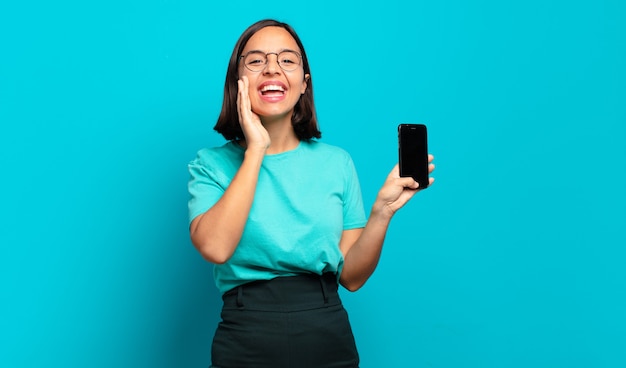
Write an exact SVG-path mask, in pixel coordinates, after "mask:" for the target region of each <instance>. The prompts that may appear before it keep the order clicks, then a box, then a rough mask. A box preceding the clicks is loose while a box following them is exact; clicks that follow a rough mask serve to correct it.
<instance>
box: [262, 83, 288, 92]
mask: <svg viewBox="0 0 626 368" xmlns="http://www.w3.org/2000/svg"><path fill="white" fill-rule="evenodd" d="M267 91H280V92H285V89H284V88H283V87H281V86H276V85H267V86H264V87H263V88H261V92H267Z"/></svg>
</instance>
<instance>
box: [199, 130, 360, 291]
mask: <svg viewBox="0 0 626 368" xmlns="http://www.w3.org/2000/svg"><path fill="white" fill-rule="evenodd" d="M243 157H244V149H243V148H241V147H240V146H239V145H238V144H237V143H235V142H228V143H226V144H225V145H223V146H221V147H216V148H207V149H202V150H200V151H199V152H198V156H197V157H196V159H195V160H193V161H192V162H190V163H189V172H190V174H191V178H190V180H189V193H190V196H191V197H190V199H189V221H190V222H191V221H192V220H193V219H194V218H195V217H196V216H198V215H200V214H202V213H204V212H206V211H207V210H208V209H209V208H211V207H212V206H213V205H214V204H215V203H216V202H217V201H218V200H219V199H220V198H221V196H222V194H223V193H224V191H225V190H226V188H227V187H228V185H229V184H230V182H231V180H232V178H233V177H234V176H235V174H236V172H237V170H238V169H239V166H241V163H242V161H243ZM365 223H366V216H365V211H364V209H363V200H362V196H361V188H360V185H359V181H358V178H357V174H356V170H355V168H354V164H353V162H352V159H351V158H350V155H349V154H348V153H347V152H346V151H344V150H342V149H340V148H338V147H334V146H331V145H328V144H325V143H321V142H318V141H309V142H306V141H302V142H300V144H299V145H298V147H297V148H296V149H294V150H291V151H287V152H283V153H279V154H275V155H266V156H265V158H264V159H263V164H262V166H261V171H260V173H259V181H258V184H257V189H256V193H255V197H254V202H253V203H252V208H251V210H250V215H249V217H248V221H247V223H246V226H245V228H244V231H243V235H242V237H241V241H240V243H239V245H238V246H237V249H236V250H235V252H234V254H233V255H232V257H231V258H230V259H229V260H228V261H227V262H226V263H224V264H216V265H215V268H214V277H215V282H216V284H217V287H218V289H219V290H220V292H222V293H224V292H226V291H228V290H230V289H232V288H234V287H236V286H239V285H241V284H244V283H246V282H250V281H256V280H269V279H272V278H275V277H278V276H292V275H297V274H301V273H316V274H322V273H324V272H335V273H337V274H338V275H339V274H340V272H341V268H342V266H343V256H342V254H341V252H340V250H339V241H340V239H341V234H342V231H343V230H348V229H355V228H360V227H363V226H365Z"/></svg>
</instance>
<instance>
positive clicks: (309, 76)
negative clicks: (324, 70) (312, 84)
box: [300, 74, 311, 94]
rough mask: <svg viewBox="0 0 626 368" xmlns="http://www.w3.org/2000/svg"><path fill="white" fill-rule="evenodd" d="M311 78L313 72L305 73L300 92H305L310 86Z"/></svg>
mask: <svg viewBox="0 0 626 368" xmlns="http://www.w3.org/2000/svg"><path fill="white" fill-rule="evenodd" d="M309 79H311V74H305V75H304V80H303V81H302V90H301V91H300V94H304V92H306V88H307V87H308V86H309Z"/></svg>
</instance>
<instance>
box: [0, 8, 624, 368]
mask: <svg viewBox="0 0 626 368" xmlns="http://www.w3.org/2000/svg"><path fill="white" fill-rule="evenodd" d="M265 17H274V18H278V19H279V20H282V21H287V22H289V23H291V24H292V25H293V26H294V27H295V28H296V30H297V31H298V32H299V34H300V36H301V37H302V39H303V42H304V44H305V46H306V48H307V53H308V54H309V57H310V62H311V65H312V72H313V81H314V87H315V93H316V104H317V108H318V113H319V118H320V124H321V128H322V132H323V141H325V142H328V143H331V144H336V145H339V146H342V147H344V148H345V149H347V150H348V151H349V152H350V153H351V154H352V156H353V159H354V161H355V163H356V166H357V169H358V171H359V176H360V179H361V182H362V188H363V193H364V200H365V203H366V205H367V206H370V205H371V204H372V202H373V200H374V198H375V195H376V192H377V190H378V188H379V187H380V185H381V184H382V182H383V180H384V178H385V176H386V174H387V173H388V171H389V170H390V169H391V167H392V166H393V164H394V163H395V160H396V125H397V124H398V123H401V122H408V123H425V124H427V125H428V127H429V129H430V131H429V132H430V148H431V152H432V153H434V154H435V155H436V163H437V165H438V168H437V170H436V174H435V175H434V176H435V177H436V178H437V182H436V185H434V186H433V187H432V188H430V189H428V190H427V191H425V192H422V193H420V194H419V195H418V197H416V198H415V199H414V200H413V201H412V202H410V203H409V204H408V205H407V207H405V208H404V209H403V210H402V211H401V212H400V213H398V215H397V217H396V218H395V219H394V222H393V223H392V225H391V228H390V230H389V233H388V237H387V241H386V244H385V249H384V252H383V257H382V260H381V263H380V265H379V267H378V269H377V271H376V273H375V274H374V275H373V277H372V278H371V279H370V281H369V282H368V283H367V284H366V286H365V287H364V288H363V289H361V290H360V291H358V292H357V293H353V294H351V293H348V292H344V293H343V294H342V295H343V297H344V302H345V304H346V305H347V308H348V310H349V312H350V316H351V320H352V322H353V328H354V331H355V335H356V338H357V343H358V346H359V348H360V352H361V357H362V368H370V367H442V368H444V367H445V368H453V367H455V368H456V367H481V368H485V367H624V366H626V267H625V264H626V262H625V261H626V251H625V246H626V230H625V228H626V194H625V192H626V191H625V190H624V182H625V181H626V128H625V127H626V26H625V25H626V6H625V5H624V3H623V2H622V1H618V0H613V1H609V0H605V1H602V0H600V1H557V0H553V1H539V0H530V1H524V2H521V1H520V2H501V1H494V0H484V1H473V2H466V1H454V0H443V1H437V2H432V1H416V2H408V1H405V2H401V1H393V0H388V1H384V2H371V3H362V2H353V3H349V2H344V3H342V2H338V1H334V2H322V1H320V2H301V3H284V2H250V1H234V2H231V4H225V3H224V2H219V3H217V4H213V3H210V2H208V1H145V0H132V1H120V0H117V1H106V2H105V1H94V2H84V1H67V0H66V1H60V2H44V1H29V2H21V3H18V2H3V4H2V5H0V34H1V35H2V36H1V37H0V46H1V47H0V153H1V156H0V157H1V160H2V162H1V173H2V174H1V175H2V190H1V191H0V204H1V205H0V208H1V209H0V211H2V212H1V214H2V218H1V222H0V227H1V232H0V244H1V248H0V249H1V253H0V282H1V288H2V289H1V295H2V302H1V304H0V365H1V366H3V367H39V366H46V367H203V366H207V365H208V362H209V345H210V340H211V337H212V334H213V330H214V328H215V325H216V323H217V321H218V318H219V316H218V311H219V307H220V299H219V295H218V293H217V290H216V288H215V287H214V285H213V280H212V276H211V269H212V268H211V265H210V264H208V263H206V262H204V261H203V260H202V259H201V257H200V256H199V255H198V254H197V253H196V252H195V250H194V249H193V247H192V246H191V244H190V242H189V240H188V232H187V213H186V201H187V191H186V190H187V189H186V183H187V179H188V173H187V168H186V164H187V162H188V161H189V160H191V159H192V158H193V157H194V156H195V152H196V151H197V150H199V149H200V148H202V147H207V146H215V145H220V144H222V142H223V140H222V138H221V137H220V136H219V135H217V134H216V133H214V132H213V131H212V127H213V124H214V122H215V120H216V117H217V114H218V112H219V108H220V106H221V100H222V88H223V81H224V76H225V71H226V64H227V60H228V57H229V56H230V53H231V51H232V47H233V46H234V43H235V41H236V39H237V38H238V36H239V34H240V33H241V32H242V31H243V30H244V29H245V28H246V27H247V26H248V25H249V24H251V23H253V22H254V21H256V20H258V19H261V18H265Z"/></svg>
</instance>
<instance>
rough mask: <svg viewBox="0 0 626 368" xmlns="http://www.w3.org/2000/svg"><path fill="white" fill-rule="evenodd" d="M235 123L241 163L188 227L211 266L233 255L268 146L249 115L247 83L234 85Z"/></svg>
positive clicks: (265, 135)
mask: <svg viewBox="0 0 626 368" xmlns="http://www.w3.org/2000/svg"><path fill="white" fill-rule="evenodd" d="M238 84H239V93H238V95H237V106H238V109H239V110H238V111H239V121H240V124H241V128H242V130H243V133H244V135H245V138H246V152H245V154H244V159H243V162H242V164H241V166H240V167H239V170H238V171H237V173H236V174H235V177H234V178H233V180H232V181H231V183H230V185H229V186H228V188H226V190H225V191H224V194H223V195H222V197H221V198H220V199H219V201H217V203H216V204H215V205H214V206H213V207H211V208H210V209H209V210H208V211H206V212H205V213H203V214H201V215H199V216H197V217H196V218H195V219H194V220H193V221H192V222H191V225H190V227H189V232H190V236H191V242H192V243H193V245H194V246H195V247H196V248H197V249H198V251H199V252H200V254H202V256H203V257H204V258H205V259H206V260H208V261H209V262H212V263H224V262H226V261H227V260H228V259H229V258H230V257H231V256H232V255H233V253H234V252H235V249H236V248H237V244H239V240H240V239H241V235H242V234H243V229H244V227H245V225H246V221H247V219H248V215H249V213H250V208H252V202H253V200H254V193H255V191H256V186H257V182H258V178H259V172H260V169H261V164H262V163H263V158H264V157H265V152H266V151H267V148H268V147H269V145H270V138H269V134H268V133H267V130H266V129H265V128H264V127H263V125H262V124H261V121H260V119H259V117H258V116H257V115H256V114H254V113H253V112H252V111H251V108H250V98H249V96H248V79H247V78H246V77H243V80H240V81H239V82H238Z"/></svg>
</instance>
